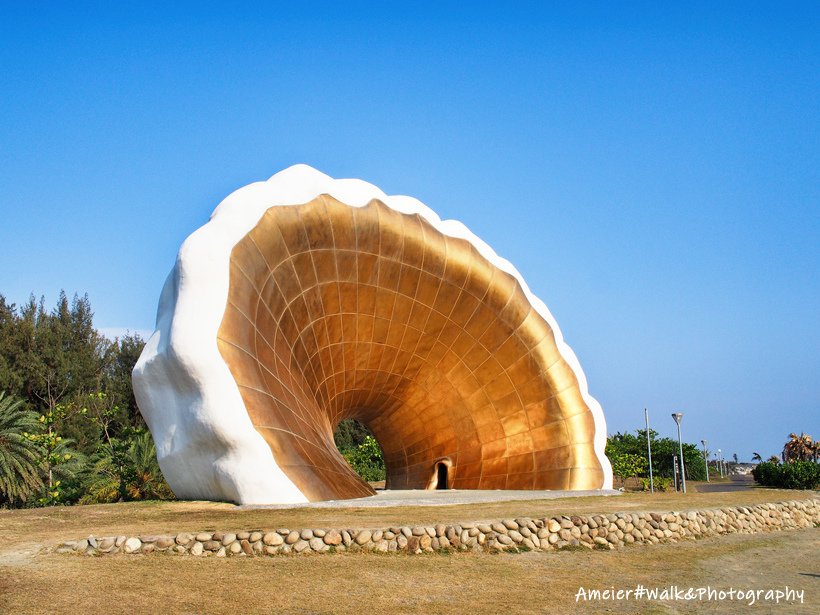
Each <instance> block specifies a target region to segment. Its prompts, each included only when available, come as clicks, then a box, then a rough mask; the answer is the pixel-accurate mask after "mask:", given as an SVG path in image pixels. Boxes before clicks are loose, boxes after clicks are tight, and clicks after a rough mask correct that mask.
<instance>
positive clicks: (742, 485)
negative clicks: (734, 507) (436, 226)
mask: <svg viewBox="0 0 820 615" xmlns="http://www.w3.org/2000/svg"><path fill="white" fill-rule="evenodd" d="M731 479H732V482H730V483H706V484H703V485H698V487H697V491H698V493H719V492H730V491H746V490H748V489H752V488H753V487H754V486H755V479H754V478H752V475H751V474H749V475H743V474H741V475H737V476H735V475H733V476H732V477H731Z"/></svg>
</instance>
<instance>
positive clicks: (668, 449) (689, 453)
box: [606, 429, 706, 488]
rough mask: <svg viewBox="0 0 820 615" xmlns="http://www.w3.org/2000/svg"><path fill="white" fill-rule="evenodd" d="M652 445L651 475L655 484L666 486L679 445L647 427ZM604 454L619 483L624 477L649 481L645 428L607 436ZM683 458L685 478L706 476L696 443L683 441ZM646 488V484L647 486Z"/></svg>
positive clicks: (703, 461)
mask: <svg viewBox="0 0 820 615" xmlns="http://www.w3.org/2000/svg"><path fill="white" fill-rule="evenodd" d="M649 442H650V445H651V448H652V474H653V476H654V477H655V479H657V480H658V485H660V486H661V487H662V488H668V486H669V485H671V483H672V479H673V477H674V458H675V457H680V445H679V443H678V441H677V440H673V439H672V438H659V437H658V432H656V431H655V430H654V429H650V430H649ZM606 456H607V457H608V458H609V460H610V462H611V463H612V473H613V475H614V476H615V477H617V478H619V479H620V480H621V484H622V485H623V484H624V483H625V482H626V480H627V479H628V478H632V477H637V478H638V479H646V480H645V481H643V480H642V482H646V483H647V485H648V483H649V479H648V477H649V455H648V454H647V450H646V430H645V429H638V430H637V431H636V432H635V433H634V434H631V433H628V432H624V433H616V434H614V435H611V436H609V437H608V438H607V440H606ZM683 460H684V471H685V473H686V478H687V479H691V480H705V479H706V462H705V460H704V458H703V453H702V452H701V451H700V450H699V449H698V447H697V445H695V444H691V443H688V442H684V443H683ZM647 488H648V487H647Z"/></svg>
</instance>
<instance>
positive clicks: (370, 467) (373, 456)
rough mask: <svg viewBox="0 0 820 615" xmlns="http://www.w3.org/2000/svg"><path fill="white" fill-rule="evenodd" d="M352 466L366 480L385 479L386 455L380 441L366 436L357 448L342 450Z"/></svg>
mask: <svg viewBox="0 0 820 615" xmlns="http://www.w3.org/2000/svg"><path fill="white" fill-rule="evenodd" d="M341 453H342V456H343V457H344V458H345V461H347V463H349V464H350V467H351V468H353V470H354V471H355V472H356V473H357V474H358V475H359V476H361V477H362V478H363V479H364V480H366V481H380V480H384V479H385V475H386V474H385V469H384V457H383V456H382V449H381V448H380V447H379V443H378V442H376V439H375V438H374V437H372V436H366V437H365V439H364V442H362V443H361V444H360V445H359V446H357V447H356V448H350V449H347V450H344V451H341Z"/></svg>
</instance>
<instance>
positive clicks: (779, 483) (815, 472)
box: [752, 461, 820, 489]
mask: <svg viewBox="0 0 820 615" xmlns="http://www.w3.org/2000/svg"><path fill="white" fill-rule="evenodd" d="M752 476H753V477H754V479H755V480H756V481H757V482H758V483H760V484H761V485H763V486H765V487H779V488H781V489H817V488H818V487H820V464H817V463H815V462H813V461H794V462H792V463H784V464H779V463H773V462H771V461H764V462H763V463H759V464H757V465H756V466H755V467H754V469H753V470H752Z"/></svg>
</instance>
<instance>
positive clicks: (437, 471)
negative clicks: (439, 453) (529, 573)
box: [427, 457, 453, 489]
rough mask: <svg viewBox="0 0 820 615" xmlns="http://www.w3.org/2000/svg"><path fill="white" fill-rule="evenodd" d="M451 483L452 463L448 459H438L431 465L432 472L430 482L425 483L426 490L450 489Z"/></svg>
mask: <svg viewBox="0 0 820 615" xmlns="http://www.w3.org/2000/svg"><path fill="white" fill-rule="evenodd" d="M452 483H453V461H452V460H451V459H450V458H449V457H444V458H442V459H438V460H437V461H436V462H435V463H434V464H433V472H432V473H431V476H430V481H429V482H428V483H427V488H428V489H450V485H452Z"/></svg>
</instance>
